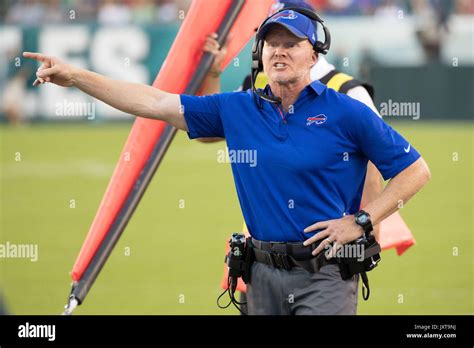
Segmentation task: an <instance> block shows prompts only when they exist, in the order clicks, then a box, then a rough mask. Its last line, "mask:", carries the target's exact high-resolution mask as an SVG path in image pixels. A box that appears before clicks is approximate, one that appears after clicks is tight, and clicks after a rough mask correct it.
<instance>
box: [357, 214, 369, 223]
mask: <svg viewBox="0 0 474 348" xmlns="http://www.w3.org/2000/svg"><path fill="white" fill-rule="evenodd" d="M357 220H358V221H359V223H361V224H365V223H366V222H367V220H369V219H368V217H367V215H365V214H362V215H359V216H358V217H357Z"/></svg>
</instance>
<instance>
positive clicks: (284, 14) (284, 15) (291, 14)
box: [271, 10, 298, 22]
mask: <svg viewBox="0 0 474 348" xmlns="http://www.w3.org/2000/svg"><path fill="white" fill-rule="evenodd" d="M296 17H298V16H297V15H296V13H295V11H293V10H289V11H284V12H281V13H278V14H276V15H274V16H273V17H272V19H271V21H272V22H275V21H276V20H277V19H278V18H282V19H295V18H296Z"/></svg>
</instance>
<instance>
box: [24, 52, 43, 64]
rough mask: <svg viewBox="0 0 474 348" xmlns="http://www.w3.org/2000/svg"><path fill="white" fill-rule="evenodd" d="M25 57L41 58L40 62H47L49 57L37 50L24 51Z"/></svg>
mask: <svg viewBox="0 0 474 348" xmlns="http://www.w3.org/2000/svg"><path fill="white" fill-rule="evenodd" d="M23 57H25V58H31V59H36V60H39V61H40V62H46V61H47V60H48V57H47V56H45V55H44V54H41V53H36V52H23Z"/></svg>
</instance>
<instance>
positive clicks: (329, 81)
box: [198, 0, 406, 312]
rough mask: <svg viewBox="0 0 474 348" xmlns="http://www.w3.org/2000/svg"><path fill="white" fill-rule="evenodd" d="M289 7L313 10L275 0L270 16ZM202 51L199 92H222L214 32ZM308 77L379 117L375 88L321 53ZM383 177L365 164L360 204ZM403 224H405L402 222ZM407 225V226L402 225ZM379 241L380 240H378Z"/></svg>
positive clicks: (261, 83) (260, 81)
mask: <svg viewBox="0 0 474 348" xmlns="http://www.w3.org/2000/svg"><path fill="white" fill-rule="evenodd" d="M290 7H299V8H306V9H310V10H313V11H314V8H313V7H312V6H311V5H309V4H308V3H307V2H305V1H300V0H280V1H276V2H275V4H274V5H273V6H272V9H271V12H270V13H269V15H272V14H273V13H275V12H277V11H279V10H281V9H283V8H290ZM203 50H204V51H205V52H209V53H211V54H213V55H214V57H215V58H214V62H213V65H212V67H211V69H210V70H209V72H208V74H207V76H206V78H205V80H204V81H203V83H202V85H201V90H200V94H201V95H210V94H215V93H220V92H221V81H220V75H221V73H222V71H221V65H222V62H223V60H224V58H225V56H226V53H227V51H226V47H225V46H223V47H220V46H219V43H218V41H217V34H215V33H214V34H211V35H210V36H209V37H208V38H207V39H206V42H205V44H204V47H203ZM311 79H312V80H313V81H314V80H319V81H320V82H322V83H324V84H325V85H327V86H328V87H329V88H332V89H334V90H336V91H338V92H340V93H344V94H347V95H348V96H350V97H352V98H354V99H356V100H358V101H360V102H362V103H364V104H365V105H367V106H368V107H369V108H370V109H372V110H373V111H374V112H375V113H376V114H377V115H379V117H381V116H380V114H379V112H378V111H377V108H376V107H375V105H374V102H373V99H372V98H373V96H374V88H373V87H372V86H371V85H370V84H368V83H363V82H360V81H359V80H357V79H355V78H354V77H352V76H350V75H348V74H345V73H343V72H340V71H338V70H337V69H336V68H335V66H334V65H332V64H330V63H329V62H328V61H327V60H326V59H325V57H324V56H323V55H318V61H317V63H316V65H315V66H314V67H313V68H312V70H311ZM267 83H268V79H267V77H266V76H265V74H264V73H263V72H260V73H259V75H258V76H257V79H256V81H255V87H256V88H257V89H258V88H262V89H263V88H264V87H265V86H266V85H267ZM250 88H252V86H251V78H250V74H248V75H247V76H246V77H245V78H244V80H243V83H242V85H241V86H240V87H239V88H238V90H247V89H250ZM198 140H199V141H201V142H203V143H212V142H217V141H222V140H223V139H222V138H199V139H198ZM382 189H383V186H382V177H381V175H380V173H379V171H378V170H377V168H375V166H374V165H373V164H372V163H370V162H369V164H368V166H367V175H366V180H365V184H364V190H363V194H362V201H361V206H362V207H363V206H365V205H366V204H367V203H368V202H370V201H372V200H374V199H375V198H376V197H377V196H378V195H379V194H380V193H381V192H382ZM395 214H396V217H395V219H396V221H397V222H398V223H400V222H401V223H403V220H402V219H401V216H400V215H399V213H398V212H397V213H395ZM403 225H404V223H403ZM405 227H406V226H405ZM242 232H243V233H244V234H245V235H246V236H249V232H248V230H247V226H246V224H245V222H244V223H243V227H242ZM379 234H380V225H376V226H374V235H375V236H376V238H377V240H378V241H379V239H380V238H379ZM379 242H380V241H379ZM227 247H228V246H227ZM221 285H222V287H223V288H226V286H227V268H225V270H224V278H223V280H222V283H221ZM245 289H246V286H245V283H244V282H243V281H242V280H241V279H239V283H238V287H237V290H239V291H240V292H241V296H240V302H241V303H245V302H246V301H245V300H246V299H245ZM241 309H242V310H243V311H244V312H245V310H246V308H245V305H243V306H242V308H241Z"/></svg>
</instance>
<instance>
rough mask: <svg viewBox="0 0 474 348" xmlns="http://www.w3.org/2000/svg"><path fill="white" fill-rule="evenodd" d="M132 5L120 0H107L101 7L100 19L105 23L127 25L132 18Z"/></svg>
mask: <svg viewBox="0 0 474 348" xmlns="http://www.w3.org/2000/svg"><path fill="white" fill-rule="evenodd" d="M131 17H132V16H131V10H130V7H128V6H127V5H125V4H124V3H123V1H120V0H105V1H104V2H102V4H101V7H100V9H99V14H98V17H97V19H98V21H99V23H100V24H103V25H125V24H129V23H130V20H131Z"/></svg>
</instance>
